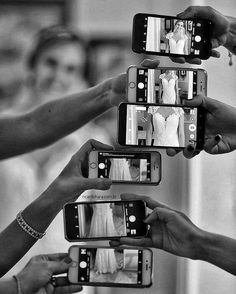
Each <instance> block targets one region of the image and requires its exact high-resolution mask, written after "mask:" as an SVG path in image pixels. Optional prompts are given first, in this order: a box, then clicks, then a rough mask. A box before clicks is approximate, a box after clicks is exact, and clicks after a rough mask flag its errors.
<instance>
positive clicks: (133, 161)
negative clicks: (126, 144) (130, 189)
mask: <svg viewBox="0 0 236 294" xmlns="http://www.w3.org/2000/svg"><path fill="white" fill-rule="evenodd" d="M98 177H99V178H110V179H111V180H113V181H128V182H150V181H151V153H150V152H149V153H148V152H143V153H126V154H122V153H120V154H119V153H112V152H98Z"/></svg>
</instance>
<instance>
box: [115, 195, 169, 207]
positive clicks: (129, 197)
mask: <svg viewBox="0 0 236 294" xmlns="http://www.w3.org/2000/svg"><path fill="white" fill-rule="evenodd" d="M120 197H121V199H122V200H124V201H129V200H143V201H145V202H146V204H147V207H148V208H150V209H154V208H155V207H163V208H169V207H168V206H167V205H165V204H163V203H161V202H158V201H156V200H153V199H152V198H151V197H149V196H144V195H136V194H128V193H123V194H121V195H120Z"/></svg>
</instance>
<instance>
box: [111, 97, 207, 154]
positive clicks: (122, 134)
mask: <svg viewBox="0 0 236 294" xmlns="http://www.w3.org/2000/svg"><path fill="white" fill-rule="evenodd" d="M127 105H137V106H140V105H143V106H144V107H148V106H165V107H181V108H182V107H187V108H197V109H198V112H197V142H196V145H195V150H202V149H203V145H204V134H205V111H204V109H203V108H202V107H193V106H187V105H184V104H174V105H173V104H153V103H148V104H147V103H146V104H145V103H129V102H123V103H121V104H120V105H119V108H118V124H117V126H118V131H117V134H118V144H120V145H122V146H128V147H130V146H132V147H135V148H136V147H139V148H158V149H168V148H172V149H176V150H183V149H185V148H186V147H187V146H184V147H175V146H151V145H145V146H143V145H129V144H126V113H127V111H126V110H127ZM124 130H125V131H124Z"/></svg>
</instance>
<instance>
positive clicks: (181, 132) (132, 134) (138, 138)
mask: <svg viewBox="0 0 236 294" xmlns="http://www.w3.org/2000/svg"><path fill="white" fill-rule="evenodd" d="M196 136H197V108H190V107H174V106H173V107H172V106H164V105H163V106H152V105H149V106H148V105H132V104H127V111H126V144H127V145H135V146H137V145H138V146H159V147H176V148H177V147H185V146H187V145H189V144H193V145H194V144H195V143H196V140H197V138H196Z"/></svg>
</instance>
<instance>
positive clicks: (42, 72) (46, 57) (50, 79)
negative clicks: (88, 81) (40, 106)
mask: <svg viewBox="0 0 236 294" xmlns="http://www.w3.org/2000/svg"><path fill="white" fill-rule="evenodd" d="M84 61H85V53H84V51H83V48H82V47H81V46H80V45H78V44H77V43H68V42H67V43H66V42H63V43H62V42H61V43H57V44H53V45H51V46H50V47H48V48H46V49H45V50H44V51H43V52H42V53H40V55H39V57H38V59H37V61H36V64H35V66H34V69H33V73H34V80H35V90H36V92H37V93H38V94H39V95H40V96H41V97H49V98H50V99H51V98H57V97H61V96H63V95H65V94H69V93H70V92H71V91H72V89H73V88H75V87H76V84H78V83H79V82H80V81H79V76H80V75H81V74H82V73H81V72H82V70H83V66H84Z"/></svg>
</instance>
